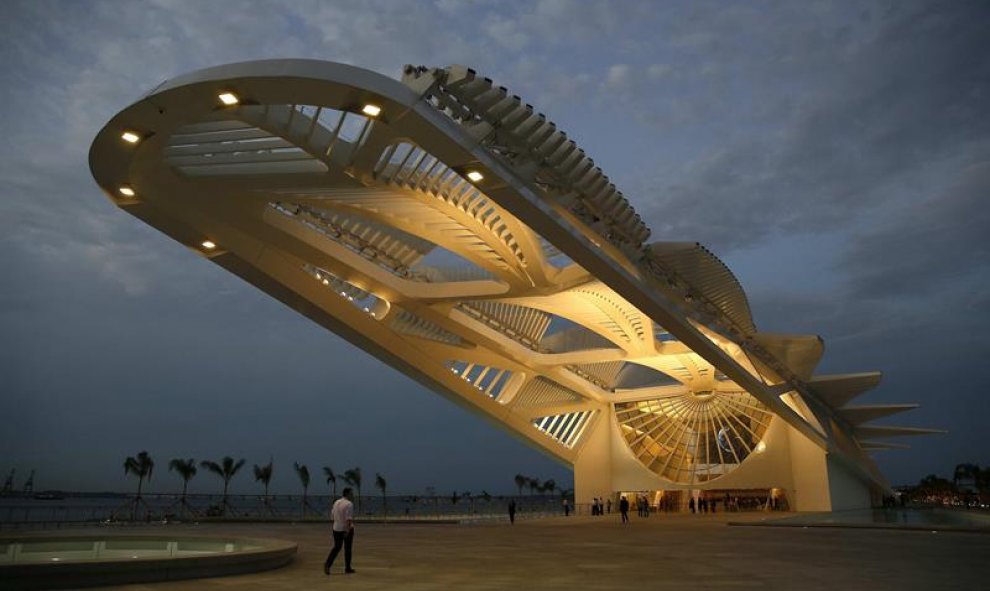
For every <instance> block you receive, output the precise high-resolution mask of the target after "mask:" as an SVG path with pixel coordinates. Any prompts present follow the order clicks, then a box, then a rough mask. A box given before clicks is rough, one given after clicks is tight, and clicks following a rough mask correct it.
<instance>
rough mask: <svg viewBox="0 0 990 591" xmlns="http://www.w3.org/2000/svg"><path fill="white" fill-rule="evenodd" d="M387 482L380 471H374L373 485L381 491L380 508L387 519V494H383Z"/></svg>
mask: <svg viewBox="0 0 990 591" xmlns="http://www.w3.org/2000/svg"><path fill="white" fill-rule="evenodd" d="M387 486H388V483H387V482H385V477H384V476H382V475H381V474H380V473H375V487H376V488H378V489H379V490H381V491H382V508H383V510H384V511H385V519H386V520H387V519H388V496H387V495H386V494H385V488H386V487H387Z"/></svg>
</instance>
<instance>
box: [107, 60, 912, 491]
mask: <svg viewBox="0 0 990 591" xmlns="http://www.w3.org/2000/svg"><path fill="white" fill-rule="evenodd" d="M221 95H225V98H226V99H227V100H225V101H221V100H220V96H221ZM231 97H233V100H230V99H231ZM90 166H91V169H92V171H93V175H94V177H95V178H96V181H97V183H99V185H100V186H101V187H102V188H103V189H104V191H105V192H106V193H107V195H108V196H109V197H110V198H111V200H113V201H114V203H116V204H117V205H118V206H119V207H120V208H121V209H123V210H125V211H127V212H128V213H130V214H132V215H134V216H136V217H138V218H140V219H142V220H144V221H145V222H147V223H148V224H150V225H152V226H154V227H156V228H158V229H159V230H161V231H162V232H164V233H166V234H167V235H169V236H171V237H172V238H173V239H175V240H176V241H178V242H180V243H182V244H185V245H187V246H188V247H189V248H190V249H191V250H192V251H193V252H195V253H197V254H198V255H200V256H203V257H205V258H207V259H209V260H211V261H212V262H214V263H216V264H217V265H219V266H221V267H223V268H225V269H227V270H228V271H230V272H232V273H235V274H237V275H239V276H240V277H242V278H244V279H245V280H246V281H248V282H250V283H252V284H254V285H256V286H257V287H258V288H260V289H262V290H264V291H266V292H268V293H269V294H271V295H272V296H274V297H276V298H278V299H279V300H281V301H283V302H284V303H286V304H287V305H289V306H291V307H292V308H293V309H295V310H297V311H299V312H300V313H302V314H304V315H306V316H308V317H310V318H311V319H313V320H314V321H315V322H317V323H319V324H321V325H322V326H325V327H326V328H328V329H330V330H332V331H334V332H336V333H338V334H340V335H342V336H343V337H345V338H347V339H348V340H350V341H351V342H352V343H354V344H355V345H357V346H359V347H362V348H363V349H365V350H368V351H369V352H371V353H373V354H374V355H376V356H378V357H379V358H380V359H382V360H383V361H385V362H387V363H389V364H391V365H392V366H394V367H395V368H397V369H399V370H400V371H403V372H405V373H407V374H409V375H410V376H412V377H414V378H415V379H417V380H419V381H420V382H422V383H423V384H425V385H427V386H429V387H430V388H433V389H434V390H436V391H437V392H439V393H441V394H442V395H444V396H446V397H447V398H449V399H450V400H452V401H454V402H456V403H458V404H461V405H463V406H465V407H467V408H469V409H471V410H472V411H475V412H477V413H479V414H480V415H482V416H484V417H486V418H488V419H490V420H492V421H493V422H494V423H496V424H498V425H500V426H502V427H504V428H506V429H508V430H509V431H510V432H512V433H514V434H516V435H518V436H520V437H522V438H523V439H524V440H526V441H528V442H529V443H531V444H533V445H535V446H537V447H539V448H541V449H543V450H545V451H547V452H548V453H550V454H552V455H554V456H556V457H558V458H560V459H561V460H563V461H565V462H573V461H574V460H575V458H576V457H577V454H578V453H580V449H581V446H582V445H583V443H584V439H583V435H584V434H585V433H586V432H587V430H588V428H589V427H590V426H591V425H593V424H594V423H595V422H596V421H601V420H609V421H615V422H616V424H617V425H619V426H620V429H621V431H622V435H623V438H624V439H625V441H626V443H627V445H628V446H629V449H630V450H631V451H632V452H633V454H634V455H636V457H637V458H639V460H640V461H641V462H642V463H643V465H644V466H645V467H646V468H647V469H649V470H651V471H653V472H654V473H656V474H657V475H659V476H660V477H662V478H666V479H668V480H670V481H671V482H673V483H676V484H682V485H703V484H707V483H708V482H712V481H715V480H717V479H718V478H720V477H721V476H722V475H724V474H727V473H728V472H730V471H731V470H734V469H735V468H736V467H738V466H739V465H740V464H742V463H744V462H745V461H746V458H747V456H748V455H749V454H750V453H751V452H752V451H753V450H755V449H758V447H759V445H760V444H761V439H762V437H763V435H764V433H765V432H766V429H767V428H768V426H769V424H770V422H771V421H773V420H784V421H786V422H787V423H788V424H789V425H790V426H792V427H793V428H794V429H796V430H797V431H799V432H800V433H802V434H803V435H804V436H805V437H807V438H808V439H809V440H811V441H812V442H814V443H815V444H817V445H819V446H821V447H822V448H824V449H826V450H828V451H829V452H831V453H833V454H837V455H839V456H841V457H843V458H845V459H846V460H847V463H848V464H849V465H851V466H854V467H857V469H858V470H859V472H860V475H861V476H862V477H864V478H868V479H873V480H877V481H880V480H881V478H880V476H879V475H878V474H876V472H875V471H874V468H873V467H872V463H871V462H869V460H868V458H866V456H865V455H864V451H865V450H867V449H875V448H877V447H878V445H879V444H877V443H876V442H874V441H873V439H875V438H877V437H884V436H887V435H901V434H907V433H908V431H907V430H905V429H895V428H889V427H884V428H881V427H875V426H871V425H868V424H866V423H867V422H868V421H869V420H872V419H874V418H879V417H880V416H882V415H887V414H890V413H892V412H898V411H900V410H907V409H908V407H907V406H898V407H883V408H880V407H849V408H843V407H844V405H845V404H846V403H847V402H848V401H850V400H852V399H853V398H855V397H856V396H858V395H859V394H861V393H862V392H864V391H866V390H868V389H869V388H872V387H873V386H875V385H876V384H877V383H878V381H879V374H875V373H874V374H852V375H847V376H827V377H814V376H813V370H814V367H815V366H816V365H817V363H818V360H819V359H820V357H821V355H822V353H823V345H822V342H821V340H820V339H819V338H818V337H817V336H814V335H776V334H761V333H759V332H757V329H756V325H755V323H754V322H753V318H752V315H751V312H750V309H749V303H748V301H747V298H746V295H745V292H744V291H743V289H742V286H741V285H740V283H739V281H738V280H737V279H736V278H735V276H734V275H733V274H732V272H731V271H730V270H729V269H728V268H727V267H726V266H725V264H724V263H722V262H721V261H720V260H719V259H718V258H717V257H716V256H715V255H714V254H712V253H711V252H710V251H708V250H707V249H706V248H704V247H703V246H702V245H700V244H697V243H691V242H688V243H684V242H658V243H653V244H649V243H648V242H647V240H648V238H649V237H650V230H649V228H647V227H646V224H645V223H644V222H643V221H642V219H640V216H639V215H638V214H636V212H635V211H634V209H633V207H632V206H631V205H630V203H629V201H628V200H627V199H626V197H625V196H624V195H623V193H622V192H621V191H620V190H619V189H618V188H616V187H615V186H614V184H613V183H612V181H611V180H610V179H609V178H608V177H607V176H606V174H605V173H604V172H603V171H602V170H601V169H600V167H598V166H597V165H596V164H595V162H594V161H593V160H592V158H591V157H590V156H589V154H588V153H587V152H586V151H585V149H583V148H581V147H579V146H577V144H576V143H575V142H574V141H573V140H571V139H570V138H568V136H567V135H566V134H565V133H564V132H563V131H562V130H561V129H559V127H558V126H557V125H555V124H554V123H553V122H552V121H550V120H549V119H548V118H547V117H546V116H545V115H543V114H541V113H539V112H538V111H537V110H536V109H535V108H534V107H532V106H530V105H528V104H527V103H525V102H524V101H523V100H522V99H520V98H519V97H518V96H515V95H513V94H512V93H511V92H510V91H509V90H507V89H506V88H504V87H502V86H498V85H497V84H495V83H494V82H492V81H491V80H490V79H488V78H485V77H484V76H481V75H479V74H477V73H476V72H474V71H473V70H471V69H470V68H466V67H463V66H450V67H446V68H430V67H422V66H407V67H406V68H405V69H404V75H403V79H402V81H398V80H394V79H390V78H388V77H385V76H381V75H379V74H376V73H374V72H370V71H367V70H363V69H360V68H355V67H352V66H346V65H342V64H336V63H331V62H320V61H313V60H268V61H259V62H246V63H240V64H232V65H227V66H219V67H216V68H210V69H207V70H201V71H199V72H194V73H191V74H188V75H185V76H182V77H179V78H176V79H173V80H169V81H166V82H164V83H162V84H161V85H159V86H158V87H156V88H155V89H154V90H153V91H151V92H150V93H149V94H148V95H146V96H145V97H143V98H142V99H140V100H139V101H137V102H136V103H134V104H133V105H131V106H129V107H127V108H125V109H124V110H123V111H121V112H120V113H119V114H117V115H116V116H114V118H113V119H111V120H110V121H109V122H108V123H107V125H106V126H105V127H104V128H103V129H102V130H101V131H100V133H99V134H98V136H97V137H96V139H95V141H94V143H93V146H92V149H91V151H90ZM676 214H677V212H670V215H676ZM665 238H667V237H665ZM631 376H636V378H635V379H632V378H631ZM782 396H783V398H782ZM785 400H786V401H785ZM823 425H825V426H827V427H828V428H823ZM835 429H839V430H841V431H842V433H841V437H839V435H840V434H837V433H836V432H835ZM920 431H921V430H917V429H915V430H913V431H912V432H920ZM864 439H868V440H869V444H868V445H867V444H864V443H862V440H864ZM847 440H848V441H859V442H860V443H858V444H853V445H847V444H845V443H844V442H845V441H847ZM840 443H841V444H840Z"/></svg>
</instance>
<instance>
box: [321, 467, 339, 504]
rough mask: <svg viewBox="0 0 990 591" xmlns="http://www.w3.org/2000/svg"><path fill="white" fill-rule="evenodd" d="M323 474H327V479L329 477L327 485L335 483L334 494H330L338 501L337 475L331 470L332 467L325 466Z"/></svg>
mask: <svg viewBox="0 0 990 591" xmlns="http://www.w3.org/2000/svg"><path fill="white" fill-rule="evenodd" d="M323 474H325V475H326V477H327V484H330V483H331V482H332V483H333V492H332V493H330V494H331V495H333V498H335V499H336V498H337V475H336V474H334V473H333V470H331V469H330V466H323Z"/></svg>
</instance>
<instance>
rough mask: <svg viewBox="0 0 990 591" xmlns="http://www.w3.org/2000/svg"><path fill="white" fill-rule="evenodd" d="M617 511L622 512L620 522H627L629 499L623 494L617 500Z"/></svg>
mask: <svg viewBox="0 0 990 591" xmlns="http://www.w3.org/2000/svg"><path fill="white" fill-rule="evenodd" d="M619 512H620V513H622V523H629V499H627V498H626V496H625V495H622V499H620V500H619Z"/></svg>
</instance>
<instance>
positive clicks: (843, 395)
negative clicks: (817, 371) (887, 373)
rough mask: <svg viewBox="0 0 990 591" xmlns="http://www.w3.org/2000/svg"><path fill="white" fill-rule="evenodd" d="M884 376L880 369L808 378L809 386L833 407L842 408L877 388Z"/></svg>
mask: <svg viewBox="0 0 990 591" xmlns="http://www.w3.org/2000/svg"><path fill="white" fill-rule="evenodd" d="M882 377H883V374H881V373H880V372H879V371H870V372H861V373H848V374H836V375H820V376H813V377H812V378H811V379H810V380H808V387H809V388H810V389H811V391H812V392H813V393H814V394H816V395H817V396H818V397H819V398H821V399H822V400H824V401H825V402H826V403H828V404H829V405H831V406H832V408H841V407H843V406H844V405H845V404H846V403H847V402H849V401H850V400H852V399H854V398H856V397H858V396H860V395H861V394H863V393H864V392H866V391H868V390H872V389H873V388H876V387H877V385H878V384H879V383H880V380H881V378H882Z"/></svg>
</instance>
